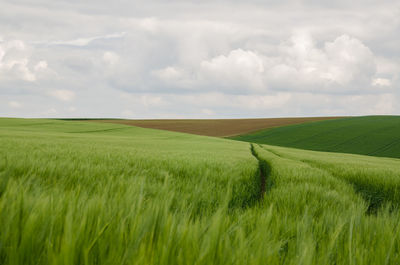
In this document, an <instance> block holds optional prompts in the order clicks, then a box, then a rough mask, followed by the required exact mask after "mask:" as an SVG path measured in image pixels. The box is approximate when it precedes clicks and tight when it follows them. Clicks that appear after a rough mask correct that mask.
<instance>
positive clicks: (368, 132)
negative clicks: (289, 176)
mask: <svg viewBox="0 0 400 265" xmlns="http://www.w3.org/2000/svg"><path fill="white" fill-rule="evenodd" d="M233 139H235V140H241V141H247V142H255V143H261V144H270V145H278V146H286V147H293V148H300V149H308V150H316V151H328V152H340V153H353V154H362V155H372V156H380V157H395V158H400V116H365V117H353V118H343V119H336V120H326V121H318V122H310V123H304V124H298V125H290V126H284V127H279V128H273V129H269V130H262V131H259V132H256V133H251V134H245V135H241V136H236V137H233Z"/></svg>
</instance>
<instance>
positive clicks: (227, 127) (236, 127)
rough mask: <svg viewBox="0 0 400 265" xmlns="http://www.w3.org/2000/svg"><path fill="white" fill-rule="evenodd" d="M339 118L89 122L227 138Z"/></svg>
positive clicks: (113, 120)
mask: <svg viewBox="0 0 400 265" xmlns="http://www.w3.org/2000/svg"><path fill="white" fill-rule="evenodd" d="M338 118H340V117H308V118H307V117H306V118H266V119H217V120H207V119H204V120H120V119H109V120H101V119H95V120H91V121H94V122H107V123H117V124H125V125H133V126H138V127H143V128H152V129H160V130H167V131H174V132H183V133H191V134H198V135H206V136H217V137H228V136H234V135H240V134H245V133H250V132H254V131H259V130H262V129H268V128H274V127H279V126H285V125H290V124H299V123H305V122H312V121H322V120H330V119H338Z"/></svg>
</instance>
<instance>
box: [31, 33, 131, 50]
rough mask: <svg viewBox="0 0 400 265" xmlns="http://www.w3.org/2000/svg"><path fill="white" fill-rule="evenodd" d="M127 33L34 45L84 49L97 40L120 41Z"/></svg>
mask: <svg viewBox="0 0 400 265" xmlns="http://www.w3.org/2000/svg"><path fill="white" fill-rule="evenodd" d="M125 34H126V32H117V33H112V34H107V35H103V36H94V37H84V38H77V39H72V40H57V41H34V42H32V44H35V45H49V46H50V45H60V46H63V45H65V46H76V47H84V46H88V45H89V44H91V43H92V42H93V41H97V40H109V39H120V38H123V37H124V36H125Z"/></svg>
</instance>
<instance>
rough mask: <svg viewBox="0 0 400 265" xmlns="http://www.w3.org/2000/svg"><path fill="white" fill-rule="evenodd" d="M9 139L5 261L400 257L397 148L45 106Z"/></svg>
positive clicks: (1, 170)
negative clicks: (150, 122)
mask: <svg viewBox="0 0 400 265" xmlns="http://www.w3.org/2000/svg"><path fill="white" fill-rule="evenodd" d="M0 146H1V148H0V227H1V230H0V242H1V244H0V264H24V265H36V264H66V265H67V264H178V265H186V264H199V265H202V264H204V265H206V264H207V265H208V264H238V265H239V264H240V265H246V264H249V265H250V264H315V265H317V264H332V265H333V264H336V265H339V264H374V265H376V264H399V263H400V254H399V253H400V239H399V235H400V229H399V223H400V214H399V213H400V212H399V211H398V209H399V206H400V194H399V192H398V191H399V188H400V171H399V170H398V169H399V168H400V159H395V158H380V157H370V156H362V155H354V154H341V153H327V152H316V151H307V150H299V149H293V148H285V147H276V146H269V145H258V144H249V143H247V142H240V141H232V140H229V139H222V138H216V137H206V136H198V135H191V134H184V133H175V132H169V131H162V130H153V129H145V128H139V127H134V126H126V125H120V124H106V123H93V122H77V121H59V120H46V119H40V120H33V119H0ZM371 250H373V251H371Z"/></svg>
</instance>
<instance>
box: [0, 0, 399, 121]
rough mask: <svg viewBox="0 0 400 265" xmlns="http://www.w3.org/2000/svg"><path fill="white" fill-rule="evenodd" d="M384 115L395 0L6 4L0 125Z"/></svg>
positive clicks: (0, 35)
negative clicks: (9, 121) (29, 120)
mask: <svg viewBox="0 0 400 265" xmlns="http://www.w3.org/2000/svg"><path fill="white" fill-rule="evenodd" d="M381 114H391V115H400V1H398V0H396V1H386V0H374V1H372V0H362V1H361V0H353V1H348V0H336V1H332V0H329V1H328V0H320V1H317V0H310V1H269V0H264V1H261V0H248V1H238V0H213V1H211V0H202V1H194V0H186V1H183V0H170V1H161V0H148V1H136V0H114V1H105V0H86V1H82V0H79V1H78V0H0V117H51V118H61V117H76V118H83V117H86V118H89V117H91V118H101V117H107V118H130V119H152V118H248V117H253V118H261V117H299V116H342V115H381Z"/></svg>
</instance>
